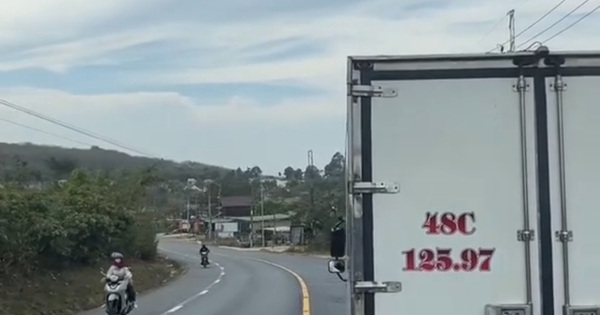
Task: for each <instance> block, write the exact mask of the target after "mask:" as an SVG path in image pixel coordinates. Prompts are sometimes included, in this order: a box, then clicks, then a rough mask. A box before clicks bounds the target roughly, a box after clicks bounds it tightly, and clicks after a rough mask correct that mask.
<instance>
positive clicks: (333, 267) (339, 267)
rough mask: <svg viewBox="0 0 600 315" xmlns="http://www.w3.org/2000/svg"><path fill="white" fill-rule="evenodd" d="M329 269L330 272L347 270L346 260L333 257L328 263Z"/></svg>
mask: <svg viewBox="0 0 600 315" xmlns="http://www.w3.org/2000/svg"><path fill="white" fill-rule="evenodd" d="M327 269H329V272H330V273H337V274H340V273H343V272H344V271H346V262H345V261H343V260H341V259H332V260H330V261H329V262H328V263H327Z"/></svg>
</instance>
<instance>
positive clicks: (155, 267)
mask: <svg viewBox="0 0 600 315" xmlns="http://www.w3.org/2000/svg"><path fill="white" fill-rule="evenodd" d="M130 265H131V266H132V268H131V269H132V272H133V279H134V283H135V288H136V291H137V292H138V293H142V292H144V291H147V290H149V289H153V288H157V287H160V286H162V285H164V284H165V283H166V282H168V281H169V280H171V279H173V278H174V277H176V276H177V275H179V274H181V273H182V271H183V270H182V268H181V266H180V265H179V264H177V263H175V262H173V261H171V260H167V259H165V258H162V257H159V258H157V259H156V260H155V261H154V262H145V261H133V262H130ZM108 267H109V265H108V263H107V264H102V265H95V266H88V267H82V268H76V269H74V270H67V271H62V272H53V273H49V272H48V273H45V274H41V275H36V276H29V277H23V276H18V275H8V276H0V314H2V315H5V314H6V315H59V314H60V315H68V314H76V313H78V312H80V311H83V310H87V309H92V308H96V307H99V306H100V305H102V304H103V298H104V296H103V293H104V291H103V284H102V283H101V279H102V275H101V274H100V268H102V269H103V270H105V271H106V270H107V268H108Z"/></svg>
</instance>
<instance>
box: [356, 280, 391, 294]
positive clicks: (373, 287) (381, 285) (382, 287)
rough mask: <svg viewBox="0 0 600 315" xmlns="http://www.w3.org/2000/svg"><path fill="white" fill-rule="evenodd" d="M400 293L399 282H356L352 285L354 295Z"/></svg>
mask: <svg viewBox="0 0 600 315" xmlns="http://www.w3.org/2000/svg"><path fill="white" fill-rule="evenodd" d="M400 291H402V283H401V282H400V281H383V282H374V281H357V282H355V283H354V292H356V293H396V292H400Z"/></svg>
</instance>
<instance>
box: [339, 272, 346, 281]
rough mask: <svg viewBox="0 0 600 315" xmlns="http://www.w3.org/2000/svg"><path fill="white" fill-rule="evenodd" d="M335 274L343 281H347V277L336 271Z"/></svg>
mask: <svg viewBox="0 0 600 315" xmlns="http://www.w3.org/2000/svg"><path fill="white" fill-rule="evenodd" d="M336 275H337V276H338V278H340V280H342V281H343V282H348V280H347V279H344V277H342V275H341V274H340V273H339V272H338V273H336Z"/></svg>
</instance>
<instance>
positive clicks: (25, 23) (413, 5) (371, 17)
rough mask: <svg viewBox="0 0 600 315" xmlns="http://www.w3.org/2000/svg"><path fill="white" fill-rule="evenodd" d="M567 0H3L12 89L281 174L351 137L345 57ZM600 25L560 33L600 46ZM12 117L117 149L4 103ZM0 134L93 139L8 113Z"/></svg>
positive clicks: (475, 44)
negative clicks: (347, 121) (348, 132)
mask: <svg viewBox="0 0 600 315" xmlns="http://www.w3.org/2000/svg"><path fill="white" fill-rule="evenodd" d="M75 3H77V4H75ZM556 3H558V1H550V0H514V1H475V0H444V1H442V0H428V1H417V0H403V1H395V0H368V1H367V0H303V1H295V0H254V1H247V0H225V1H216V2H215V1H197V0H178V1H166V0H143V1H142V0H105V1H101V2H91V1H80V2H73V1H71V0H19V1H16V0H5V1H3V2H1V3H0V98H1V99H5V100H9V101H11V102H14V103H17V104H19V105H23V106H26V107H28V108H31V109H33V110H35V111H38V112H41V113H43V114H47V115H49V116H52V117H54V118H57V119H60V120H63V121H66V122H69V123H71V124H74V125H77V126H80V127H83V128H85V129H88V130H91V131H94V132H96V133H98V134H101V135H104V136H106V137H110V138H113V139H118V140H119V141H120V142H122V143H125V144H127V145H128V146H129V147H133V148H136V149H138V150H141V151H144V152H151V153H152V154H154V155H156V156H160V157H164V158H168V159H174V160H195V161H199V162H206V163H209V164H216V165H223V166H228V167H237V166H241V167H246V166H253V165H259V166H261V167H262V168H263V169H264V170H265V171H266V172H268V173H271V174H273V173H277V172H279V171H281V170H282V169H283V168H285V167H286V166H287V165H292V166H295V167H304V166H305V165H306V152H307V150H309V149H312V150H313V151H314V152H315V162H316V163H317V164H319V165H320V166H322V165H324V164H325V163H327V162H328V160H329V158H330V157H331V156H332V155H333V153H335V152H336V151H343V150H344V140H345V122H344V119H345V110H346V104H345V102H346V100H345V80H346V79H345V66H346V57H347V56H348V55H368V54H371V55H374V54H418V53H427V54H431V53H456V52H484V51H487V50H489V49H491V48H493V47H494V46H495V44H496V43H498V42H503V41H505V40H506V37H507V30H506V25H507V23H506V21H503V22H502V23H501V24H499V26H497V27H496V28H494V29H493V30H492V31H490V32H488V31H489V30H490V28H491V27H492V26H493V25H494V24H496V22H498V21H499V20H500V19H501V18H502V17H503V16H504V15H505V13H506V11H508V10H509V9H511V8H513V7H518V11H517V26H518V27H520V28H521V29H522V28H523V26H525V25H528V23H531V22H532V21H534V20H535V19H537V18H538V17H539V16H540V15H542V14H543V13H544V12H545V11H546V10H548V9H549V8H551V7H552V6H554V5H555V4H556ZM578 3H579V1H575V0H567V1H566V2H565V4H564V5H563V6H561V7H560V8H559V9H558V10H556V11H555V12H554V13H553V14H551V15H550V16H549V17H548V18H547V19H545V20H544V21H543V22H542V23H540V24H538V25H537V26H536V27H534V28H533V29H531V30H530V31H529V32H527V33H526V34H524V35H523V38H521V40H524V39H527V38H529V37H530V36H532V35H533V34H535V33H536V32H537V31H539V30H541V29H543V28H544V27H546V26H548V25H549V24H551V23H553V22H554V21H555V20H556V19H558V18H560V17H561V16H562V15H563V14H565V12H567V11H569V10H570V9H572V8H573V7H575V6H576V5H577V4H578ZM595 5H596V4H594V3H590V4H589V5H586V6H584V7H583V8H582V9H581V11H580V12H579V13H584V12H586V11H588V10H590V9H592V8H593V7H594V6H595ZM571 21H572V20H570V19H567V20H565V21H564V23H563V24H561V25H558V26H557V27H556V28H555V29H553V30H551V31H549V32H548V33H546V34H545V35H544V36H543V38H545V37H548V36H550V35H552V34H553V33H555V32H556V31H559V30H560V29H561V28H562V27H564V26H566V25H568V24H569V23H570V22H571ZM599 23H600V20H599V19H598V18H596V17H590V18H589V19H587V20H586V21H585V22H583V23H581V24H580V25H578V26H576V27H574V28H572V29H571V30H569V32H567V33H565V34H564V35H563V36H560V37H558V38H556V39H555V40H553V41H552V42H551V43H549V45H550V47H551V48H552V49H569V50H574V49H593V48H599V46H600V41H599V40H598V36H599V35H596V34H593V32H592V31H591V30H592V29H597V27H598V26H599V25H598V24H599ZM484 35H485V36H484ZM543 38H541V39H543ZM0 117H1V118H4V119H9V120H11V121H15V122H19V123H22V124H26V125H29V126H32V127H36V128H39V129H43V130H46V131H48V132H52V133H55V134H60V135H62V136H65V137H69V138H72V139H75V140H77V141H80V142H84V143H88V144H90V145H99V146H101V147H106V148H113V149H114V147H113V146H112V145H110V144H106V143H103V142H100V141H97V140H94V139H89V138H87V137H85V136H83V135H78V134H75V133H73V132H71V131H68V130H64V129H61V128H60V127H57V126H53V125H51V124H49V123H46V122H43V121H40V120H36V118H33V117H30V116H27V115H25V114H22V113H19V112H16V111H14V110H11V109H8V108H4V107H0ZM0 141H6V142H25V141H27V142H33V143H41V144H55V145H61V146H68V147H82V145H81V144H79V143H74V142H69V141H66V140H64V139H61V138H57V137H53V136H49V135H45V134H41V133H36V132H35V131H31V130H28V129H25V128H21V127H18V126H14V125H11V124H8V123H5V122H2V121H0Z"/></svg>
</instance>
